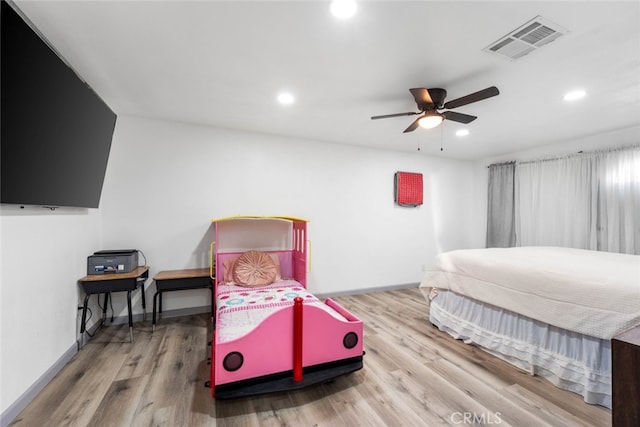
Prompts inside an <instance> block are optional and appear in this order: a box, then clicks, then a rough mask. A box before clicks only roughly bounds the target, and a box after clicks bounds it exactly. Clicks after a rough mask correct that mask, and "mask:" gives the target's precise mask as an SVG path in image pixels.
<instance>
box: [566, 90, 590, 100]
mask: <svg viewBox="0 0 640 427" xmlns="http://www.w3.org/2000/svg"><path fill="white" fill-rule="evenodd" d="M586 94H587V92H585V91H584V90H582V89H579V90H573V91H571V92H567V93H566V94H565V95H564V98H563V99H564V100H565V101H577V100H579V99H582V98H584V97H585V96H586Z"/></svg>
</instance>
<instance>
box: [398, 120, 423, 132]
mask: <svg viewBox="0 0 640 427" xmlns="http://www.w3.org/2000/svg"><path fill="white" fill-rule="evenodd" d="M422 117H423V116H420V117H418V118H417V119H415V120H414V121H413V123H411V124H410V125H409V127H408V128H406V129H405V130H404V132H402V133H407V132H413V131H414V130H416V129H417V128H418V121H419V120H420V119H421V118H422Z"/></svg>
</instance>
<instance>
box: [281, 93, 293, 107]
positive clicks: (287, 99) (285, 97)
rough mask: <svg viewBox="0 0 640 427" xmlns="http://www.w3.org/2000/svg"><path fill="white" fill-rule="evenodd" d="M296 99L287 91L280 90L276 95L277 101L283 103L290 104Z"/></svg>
mask: <svg viewBox="0 0 640 427" xmlns="http://www.w3.org/2000/svg"><path fill="white" fill-rule="evenodd" d="M295 100H296V99H295V98H294V97H293V95H292V94H290V93H289V92H282V93H281V94H279V95H278V102H279V103H280V104H283V105H291V104H293V102H294V101H295Z"/></svg>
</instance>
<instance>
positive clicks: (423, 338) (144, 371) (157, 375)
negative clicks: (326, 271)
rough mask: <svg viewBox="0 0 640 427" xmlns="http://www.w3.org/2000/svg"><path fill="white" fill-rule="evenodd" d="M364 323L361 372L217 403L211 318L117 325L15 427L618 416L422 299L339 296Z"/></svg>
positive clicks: (599, 422)
mask: <svg viewBox="0 0 640 427" xmlns="http://www.w3.org/2000/svg"><path fill="white" fill-rule="evenodd" d="M336 300H337V301H339V302H340V303H341V304H343V305H344V306H345V307H346V308H348V309H349V310H351V311H352V312H353V313H355V314H356V315H358V316H359V317H360V318H361V319H362V320H363V321H364V322H365V341H364V342H365V350H366V355H365V362H364V365H365V366H364V368H363V369H362V370H360V371H357V372H355V373H352V374H350V375H347V376H343V377H340V378H338V379H336V380H335V381H334V382H332V383H329V384H321V385H318V386H312V387H310V388H307V389H304V390H302V391H297V392H291V393H280V394H273V395H265V396H261V397H253V398H243V399H239V400H220V401H215V400H214V399H211V397H210V390H209V389H207V388H205V387H204V386H203V384H204V382H205V381H206V380H207V379H208V372H209V369H208V368H209V367H208V365H207V363H206V358H207V357H208V349H209V347H207V341H208V340H209V339H210V338H209V337H210V334H211V325H210V321H209V318H208V316H207V315H198V316H189V317H182V318H172V319H162V320H160V321H159V323H158V326H157V327H156V331H155V332H153V333H152V332H151V324H150V322H149V321H146V322H142V323H138V324H136V325H134V330H135V343H133V344H131V343H129V342H128V340H129V335H128V327H127V325H118V326H108V327H105V328H103V329H102V330H101V331H99V333H98V334H97V335H96V336H95V337H94V338H93V339H92V340H91V341H89V342H88V343H87V344H86V345H85V346H84V347H83V349H82V350H81V351H80V352H79V353H78V354H77V355H76V356H75V357H74V358H73V360H72V361H71V362H70V363H69V364H68V365H67V366H66V367H65V368H64V369H63V370H62V371H61V372H60V373H59V374H58V375H57V376H56V377H55V378H54V379H53V381H51V383H50V384H49V385H47V387H45V389H44V390H43V391H42V392H41V393H40V394H39V395H38V396H37V397H36V399H35V400H34V401H33V402H32V403H31V404H30V405H29V406H28V407H27V408H26V409H25V410H24V411H23V412H22V413H21V414H20V415H19V416H18V417H17V418H16V419H15V420H14V423H13V424H12V425H15V426H65V425H73V426H216V425H217V426H243V427H246V426H261V427H262V426H296V427H297V426H435V425H500V426H518V427H520V426H536V427H538V426H578V425H580V426H598V427H602V426H608V425H610V424H611V413H610V411H609V410H607V409H605V408H603V407H599V406H593V405H588V404H586V403H584V402H583V401H582V398H581V397H580V396H577V395H575V394H572V393H570V392H566V391H562V390H560V389H557V388H556V387H554V386H553V385H551V384H550V383H548V382H547V381H546V380H543V379H540V378H538V377H532V376H530V375H528V374H526V373H524V372H521V371H519V370H517V369H515V368H513V367H511V366H510V365H507V364H506V363H504V362H502V361H500V360H498V359H496V358H494V357H492V356H490V355H487V354H486V353H484V352H482V351H479V350H478V349H477V348H475V347H473V346H469V345H465V344H463V343H461V342H459V341H456V340H454V339H452V338H450V337H449V336H448V335H446V334H444V333H441V332H440V331H438V330H437V329H436V328H435V327H433V326H432V325H431V324H430V323H429V322H428V320H427V317H428V314H427V311H428V308H427V305H426V303H425V301H424V299H423V297H422V295H421V293H420V292H419V291H418V290H417V289H406V290H398V291H389V292H377V293H370V294H366V295H357V296H350V297H339V298H336Z"/></svg>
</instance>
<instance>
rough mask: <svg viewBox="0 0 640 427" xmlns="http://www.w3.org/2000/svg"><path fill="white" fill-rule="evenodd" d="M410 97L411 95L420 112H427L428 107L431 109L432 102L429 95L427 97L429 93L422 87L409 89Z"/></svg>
mask: <svg viewBox="0 0 640 427" xmlns="http://www.w3.org/2000/svg"><path fill="white" fill-rule="evenodd" d="M409 92H411V95H413V99H415V101H416V104H418V108H420V110H421V111H424V110H428V109H429V107H431V108H433V100H432V99H431V95H429V91H428V90H427V89H425V88H423V87H419V88H414V89H409Z"/></svg>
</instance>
